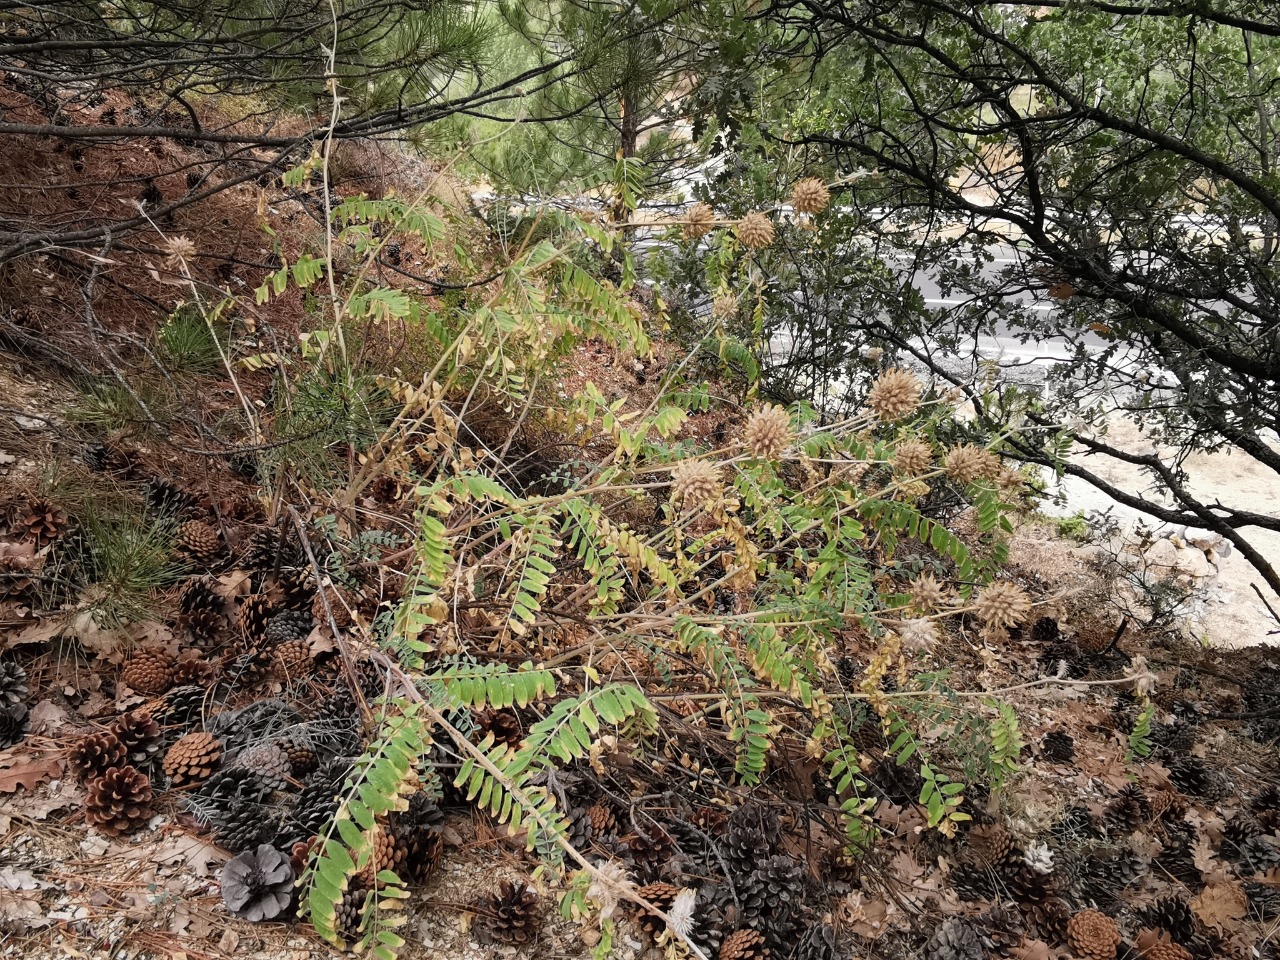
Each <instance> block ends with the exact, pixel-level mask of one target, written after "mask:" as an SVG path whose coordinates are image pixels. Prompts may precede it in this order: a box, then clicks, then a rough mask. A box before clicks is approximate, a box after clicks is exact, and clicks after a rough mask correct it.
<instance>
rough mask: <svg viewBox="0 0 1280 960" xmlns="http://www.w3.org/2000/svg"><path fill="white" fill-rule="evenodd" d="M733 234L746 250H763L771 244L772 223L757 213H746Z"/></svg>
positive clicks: (766, 217) (772, 235)
mask: <svg viewBox="0 0 1280 960" xmlns="http://www.w3.org/2000/svg"><path fill="white" fill-rule="evenodd" d="M735 232H736V233H737V234H738V239H739V240H740V241H742V245H743V246H744V247H746V248H747V249H748V250H763V249H764V248H765V247H768V246H771V245H772V244H773V238H774V229H773V221H772V220H770V219H769V217H768V216H766V215H765V214H763V213H760V212H758V211H753V212H751V213H748V214H747V215H746V216H745V217H743V218H742V219H741V220H739V221H738V226H737V229H736V231H735Z"/></svg>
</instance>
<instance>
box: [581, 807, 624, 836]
mask: <svg viewBox="0 0 1280 960" xmlns="http://www.w3.org/2000/svg"><path fill="white" fill-rule="evenodd" d="M587 817H588V818H590V820H591V829H592V831H593V834H592V835H593V836H595V837H612V836H617V834H618V818H617V817H616V816H614V813H613V809H612V808H611V807H609V806H608V805H607V804H604V803H593V804H592V805H591V806H589V807H587Z"/></svg>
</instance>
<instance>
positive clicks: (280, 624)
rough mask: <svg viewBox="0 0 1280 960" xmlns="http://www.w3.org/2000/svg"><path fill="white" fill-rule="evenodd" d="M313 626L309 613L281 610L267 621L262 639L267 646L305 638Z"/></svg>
mask: <svg viewBox="0 0 1280 960" xmlns="http://www.w3.org/2000/svg"><path fill="white" fill-rule="evenodd" d="M313 626H314V624H312V622H311V614H309V613H307V612H305V611H302V610H281V611H280V612H279V613H277V614H276V615H275V616H273V617H272V618H271V619H270V620H268V621H267V626H266V629H265V630H264V631H263V635H262V639H263V642H264V643H266V644H267V645H268V646H275V645H276V644H281V643H288V642H289V641H291V640H305V639H307V637H309V636H310V635H311V630H312V627H313Z"/></svg>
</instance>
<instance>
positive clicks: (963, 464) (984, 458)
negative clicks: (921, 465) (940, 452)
mask: <svg viewBox="0 0 1280 960" xmlns="http://www.w3.org/2000/svg"><path fill="white" fill-rule="evenodd" d="M942 466H943V469H945V470H946V472H947V476H948V477H950V478H951V479H952V480H954V481H955V482H956V483H958V484H960V485H962V486H967V485H968V484H970V483H974V482H975V481H977V480H991V479H993V478H994V477H995V476H996V474H998V473H999V472H1000V461H999V460H998V459H996V457H995V455H994V454H992V453H991V451H989V450H984V449H983V448H982V447H975V446H974V445H973V444H971V443H966V444H965V445H964V446H960V447H952V448H951V449H950V450H948V451H947V455H946V456H945V457H943V459H942Z"/></svg>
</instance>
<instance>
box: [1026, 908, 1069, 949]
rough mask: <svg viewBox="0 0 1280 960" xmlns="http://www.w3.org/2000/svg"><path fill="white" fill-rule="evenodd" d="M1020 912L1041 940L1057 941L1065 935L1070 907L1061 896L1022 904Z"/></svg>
mask: <svg viewBox="0 0 1280 960" xmlns="http://www.w3.org/2000/svg"><path fill="white" fill-rule="evenodd" d="M1022 912H1023V916H1025V917H1026V918H1027V922H1028V923H1029V924H1031V926H1032V927H1034V928H1035V930H1036V932H1037V933H1039V934H1040V938H1041V939H1042V940H1046V941H1048V942H1049V943H1058V942H1060V941H1061V940H1062V939H1063V938H1064V937H1065V936H1066V935H1067V922H1068V921H1069V920H1070V919H1071V908H1070V907H1069V906H1067V902H1066V901H1065V900H1063V899H1062V898H1061V897H1049V898H1048V899H1047V900H1042V901H1041V902H1039V903H1033V904H1030V905H1025V904H1024V905H1023V908H1022Z"/></svg>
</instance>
